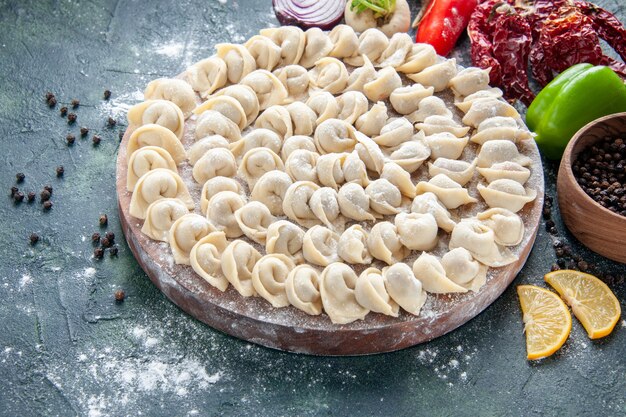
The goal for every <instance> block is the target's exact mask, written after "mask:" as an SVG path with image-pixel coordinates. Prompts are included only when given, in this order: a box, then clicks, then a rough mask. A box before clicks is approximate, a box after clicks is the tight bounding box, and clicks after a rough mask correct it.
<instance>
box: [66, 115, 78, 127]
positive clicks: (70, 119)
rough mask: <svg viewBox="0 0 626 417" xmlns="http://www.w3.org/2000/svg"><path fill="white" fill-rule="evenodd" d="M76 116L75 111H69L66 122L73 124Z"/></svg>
mask: <svg viewBox="0 0 626 417" xmlns="http://www.w3.org/2000/svg"><path fill="white" fill-rule="evenodd" d="M77 118H78V116H76V113H70V114H68V115H67V124H68V125H71V124H74V122H76V119H77Z"/></svg>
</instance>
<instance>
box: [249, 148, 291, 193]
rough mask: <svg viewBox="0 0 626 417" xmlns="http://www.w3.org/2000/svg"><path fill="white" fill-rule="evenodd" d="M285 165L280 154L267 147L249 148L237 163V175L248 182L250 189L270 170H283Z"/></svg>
mask: <svg viewBox="0 0 626 417" xmlns="http://www.w3.org/2000/svg"><path fill="white" fill-rule="evenodd" d="M284 169H285V165H284V164H283V161H282V159H280V156H278V155H276V154H275V153H274V152H272V151H271V150H270V149H268V148H254V149H250V150H249V151H248V152H246V154H245V155H244V156H243V158H242V159H241V163H240V164H239V175H240V176H241V177H243V178H244V179H245V180H246V182H247V183H248V187H249V188H250V189H251V190H252V189H254V185H255V184H256V182H257V181H258V180H259V178H261V177H262V176H263V174H265V173H266V172H270V171H275V170H278V171H283V170H284Z"/></svg>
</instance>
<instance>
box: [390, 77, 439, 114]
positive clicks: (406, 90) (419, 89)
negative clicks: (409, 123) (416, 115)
mask: <svg viewBox="0 0 626 417" xmlns="http://www.w3.org/2000/svg"><path fill="white" fill-rule="evenodd" d="M433 91H434V89H433V87H428V88H425V87H424V86H423V85H421V84H413V85H408V86H406V87H399V88H396V89H395V90H393V92H392V93H391V95H390V96H389V101H390V102H391V106H392V107H393V109H394V110H395V111H397V112H398V113H400V114H409V113H413V112H414V111H417V109H418V108H419V104H420V102H421V101H422V100H423V99H425V98H426V97H430V96H432V95H433Z"/></svg>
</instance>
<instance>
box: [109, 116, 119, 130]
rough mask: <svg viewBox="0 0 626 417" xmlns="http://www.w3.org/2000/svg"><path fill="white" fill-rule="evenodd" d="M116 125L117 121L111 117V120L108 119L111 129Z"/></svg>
mask: <svg viewBox="0 0 626 417" xmlns="http://www.w3.org/2000/svg"><path fill="white" fill-rule="evenodd" d="M116 124H117V121H116V120H115V119H114V118H112V117H110V116H109V118H108V119H107V125H109V127H113V126H115V125H116Z"/></svg>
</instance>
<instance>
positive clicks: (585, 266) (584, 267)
mask: <svg viewBox="0 0 626 417" xmlns="http://www.w3.org/2000/svg"><path fill="white" fill-rule="evenodd" d="M577 265H578V268H579V269H580V270H581V271H583V272H585V271H587V270H588V269H589V264H588V263H587V262H585V261H578V263H577Z"/></svg>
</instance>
